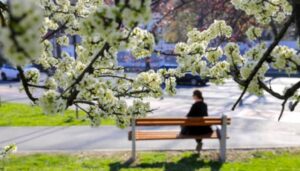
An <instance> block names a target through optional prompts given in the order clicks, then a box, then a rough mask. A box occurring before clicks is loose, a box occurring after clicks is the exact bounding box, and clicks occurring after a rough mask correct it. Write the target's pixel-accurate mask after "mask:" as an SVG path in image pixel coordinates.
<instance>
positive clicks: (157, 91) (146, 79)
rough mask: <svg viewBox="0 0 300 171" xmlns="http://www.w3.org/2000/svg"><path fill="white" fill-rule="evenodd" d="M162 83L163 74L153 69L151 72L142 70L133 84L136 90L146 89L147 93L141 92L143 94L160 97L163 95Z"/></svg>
mask: <svg viewBox="0 0 300 171" xmlns="http://www.w3.org/2000/svg"><path fill="white" fill-rule="evenodd" d="M161 84H162V78H161V75H160V74H159V73H155V72H154V71H153V70H151V71H149V72H142V73H140V74H138V76H137V77H136V79H135V80H134V82H133V83H132V86H133V89H134V90H136V91H146V92H145V93H141V94H140V95H142V96H143V95H144V96H145V94H147V95H148V96H152V97H160V96H161V95H162V90H161Z"/></svg>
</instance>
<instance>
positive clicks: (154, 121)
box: [135, 117, 231, 126]
mask: <svg viewBox="0 0 300 171" xmlns="http://www.w3.org/2000/svg"><path fill="white" fill-rule="evenodd" d="M135 122H136V126H175V125H178V126H211V125H222V120H221V119H220V118H214V117H199V118H196V117H194V118H141V119H136V121H135ZM230 122H231V120H230V119H227V124H228V125H229V124H230Z"/></svg>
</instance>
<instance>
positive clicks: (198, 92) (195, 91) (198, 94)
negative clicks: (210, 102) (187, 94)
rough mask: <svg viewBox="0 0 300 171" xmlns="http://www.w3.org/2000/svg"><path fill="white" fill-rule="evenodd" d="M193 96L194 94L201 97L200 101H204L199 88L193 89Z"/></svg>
mask: <svg viewBox="0 0 300 171" xmlns="http://www.w3.org/2000/svg"><path fill="white" fill-rule="evenodd" d="M193 96H196V97H197V98H199V99H201V100H202V101H204V98H203V96H202V92H201V91H200V90H194V92H193Z"/></svg>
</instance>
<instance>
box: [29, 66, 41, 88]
mask: <svg viewBox="0 0 300 171" xmlns="http://www.w3.org/2000/svg"><path fill="white" fill-rule="evenodd" d="M25 78H26V79H27V80H28V83H31V84H35V85H37V84H38V83H39V81H40V72H39V70H37V69H30V70H28V71H25Z"/></svg>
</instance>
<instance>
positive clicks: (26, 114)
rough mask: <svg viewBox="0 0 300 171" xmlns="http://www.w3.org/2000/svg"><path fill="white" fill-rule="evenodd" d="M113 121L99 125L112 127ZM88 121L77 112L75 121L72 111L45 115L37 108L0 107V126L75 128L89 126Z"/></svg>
mask: <svg viewBox="0 0 300 171" xmlns="http://www.w3.org/2000/svg"><path fill="white" fill-rule="evenodd" d="M114 123H115V122H114V121H113V120H110V119H107V120H102V121H101V125H114ZM89 124H90V122H89V119H88V118H86V115H85V114H84V113H83V112H79V117H78V119H76V113H75V111H74V110H67V111H66V112H65V113H64V114H56V115H45V114H43V113H42V110H41V109H40V108H39V107H37V106H31V105H27V104H18V103H4V104H2V105H1V106H0V126H75V125H89Z"/></svg>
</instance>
